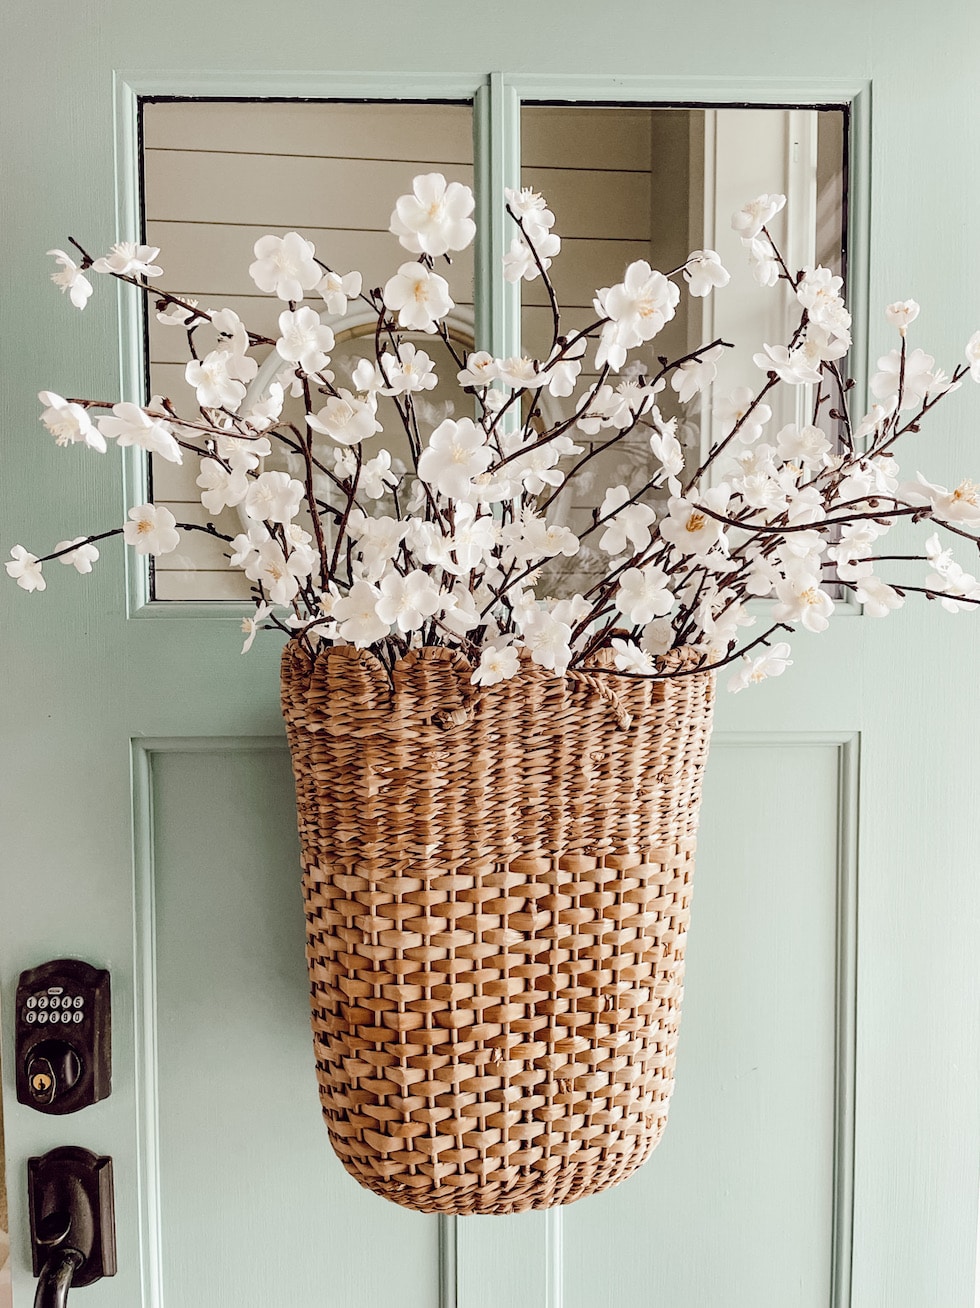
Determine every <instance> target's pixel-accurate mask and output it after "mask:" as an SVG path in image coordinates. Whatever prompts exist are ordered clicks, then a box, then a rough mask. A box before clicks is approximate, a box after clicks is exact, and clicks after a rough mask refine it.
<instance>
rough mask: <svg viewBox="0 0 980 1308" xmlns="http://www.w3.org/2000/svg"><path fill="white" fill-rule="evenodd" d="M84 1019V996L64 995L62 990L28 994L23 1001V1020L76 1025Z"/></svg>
mask: <svg viewBox="0 0 980 1308" xmlns="http://www.w3.org/2000/svg"><path fill="white" fill-rule="evenodd" d="M84 1019H85V996H84V995H66V994H64V993H63V991H62V990H59V991H58V993H57V994H55V995H52V993H51V991H50V990H49V991H48V992H47V994H41V995H29V996H28V997H27V999H26V1001H25V1003H24V1021H25V1022H28V1023H30V1024H31V1025H32V1026H33V1025H34V1024H35V1023H38V1022H40V1023H42V1024H44V1023H50V1022H62V1023H64V1024H65V1025H66V1026H68V1025H73V1026H78V1025H79V1024H80V1023H81V1022H82V1021H84Z"/></svg>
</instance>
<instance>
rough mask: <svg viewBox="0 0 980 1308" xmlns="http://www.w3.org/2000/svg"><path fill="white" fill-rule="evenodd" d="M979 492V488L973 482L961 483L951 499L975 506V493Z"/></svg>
mask: <svg viewBox="0 0 980 1308" xmlns="http://www.w3.org/2000/svg"><path fill="white" fill-rule="evenodd" d="M978 492H980V486H978V485H977V484H976V482H973V481H961V482H960V484H959V485H958V486H957V488H956V490H954V491H953V499H954V500H960V501H962V502H964V503H966V504H974V505H975V504H977V503H978V500H977V493H978Z"/></svg>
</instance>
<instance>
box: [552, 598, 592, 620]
mask: <svg viewBox="0 0 980 1308" xmlns="http://www.w3.org/2000/svg"><path fill="white" fill-rule="evenodd" d="M550 609H551V616H552V617H553V618H555V619H557V621H558V622H564V623H565V624H566V625H567V626H569V627H576V626H578V624H579V623H580V622H581V621H582V619H583V618H584V617H586V616H587V615H588V614H589V613H591V611H592V605H591V604H590V603H589V601H588V600H587V599H586V598H585V596H584V595H579V594H578V593H577V592H576V593H575V594H574V595H570V596H569V597H568V599H563V600H557V601H554V602H552V603H551V604H550Z"/></svg>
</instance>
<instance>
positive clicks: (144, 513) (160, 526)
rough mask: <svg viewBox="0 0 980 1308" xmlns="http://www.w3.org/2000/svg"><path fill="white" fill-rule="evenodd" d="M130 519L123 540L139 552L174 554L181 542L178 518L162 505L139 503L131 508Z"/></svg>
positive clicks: (156, 555) (156, 554)
mask: <svg viewBox="0 0 980 1308" xmlns="http://www.w3.org/2000/svg"><path fill="white" fill-rule="evenodd" d="M129 519H130V520H129V522H127V523H126V524H125V525H124V527H123V540H125V542H126V544H127V545H132V547H133V549H135V551H136V553H137V554H152V555H153V556H154V557H158V556H159V555H161V554H172V553H173V551H174V550H175V549H176V548H177V546H178V545H179V544H180V534H179V533H178V531H177V529H176V528H177V519H176V518H175V517H174V515H173V514H172V513H171V512H170V510H169V509H166V508H164V507H163V506H162V505H159V506H158V505H156V504H137V505H136V507H135V508H132V509H130V510H129Z"/></svg>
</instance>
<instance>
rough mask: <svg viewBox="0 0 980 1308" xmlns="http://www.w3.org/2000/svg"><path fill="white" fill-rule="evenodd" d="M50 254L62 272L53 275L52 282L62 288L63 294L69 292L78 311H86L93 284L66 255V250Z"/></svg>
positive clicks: (69, 256)
mask: <svg viewBox="0 0 980 1308" xmlns="http://www.w3.org/2000/svg"><path fill="white" fill-rule="evenodd" d="M48 254H49V255H53V256H54V258H55V259H56V260H57V262H58V263H60V264H61V269H60V271H59V272H53V273H52V274H51V280H52V281H53V282H54V284H55V286H60V287H61V290H62V293H64V292H65V291H67V292H68V298H69V299H70V300H71V302H72V304H73V305H74V306H75V308H76V309H84V308H85V306H86V304H87V303H88V298H89V296H90V295H91V294H92V283H91V282H90V281H89V279H88V278H87V277H86V276H85V274H84V273H83V272H82V270H81V268H79V266H78V264H77V263H76V262H75V260H74V259H73V258H72V257H71V255H69V254H66V253H65V252H64V250H49V251H48Z"/></svg>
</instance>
